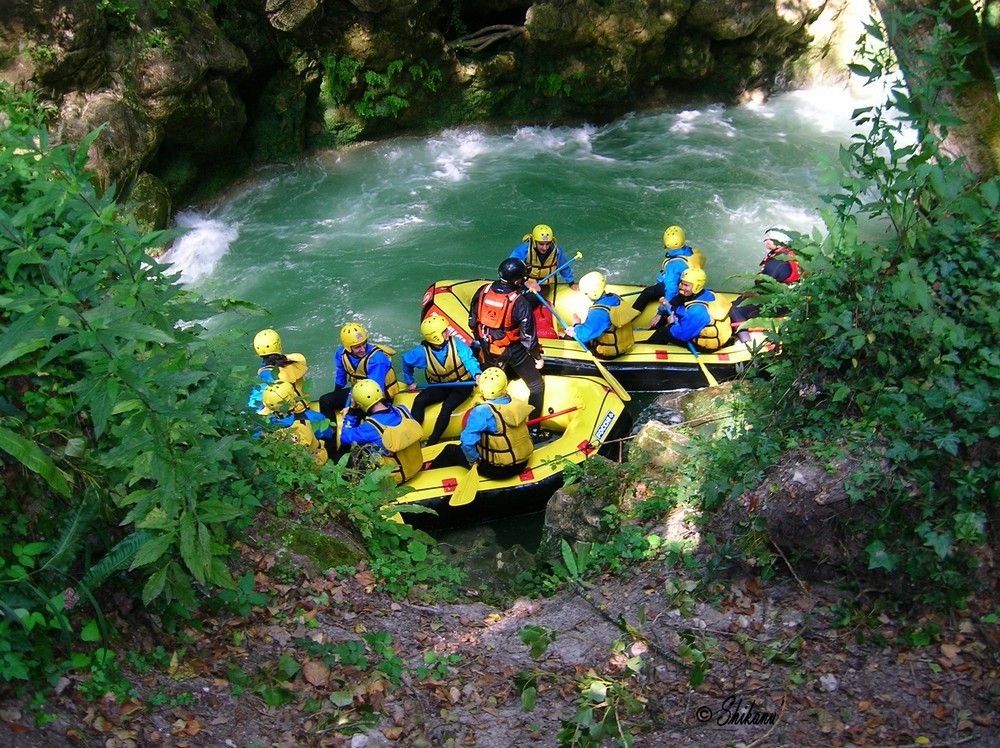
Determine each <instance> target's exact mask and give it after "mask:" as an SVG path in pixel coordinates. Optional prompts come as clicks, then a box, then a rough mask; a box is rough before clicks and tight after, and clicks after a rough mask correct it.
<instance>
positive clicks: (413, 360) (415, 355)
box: [403, 345, 427, 384]
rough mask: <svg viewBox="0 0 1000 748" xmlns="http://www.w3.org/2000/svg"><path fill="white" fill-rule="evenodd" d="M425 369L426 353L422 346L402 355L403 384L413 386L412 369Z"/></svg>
mask: <svg viewBox="0 0 1000 748" xmlns="http://www.w3.org/2000/svg"><path fill="white" fill-rule="evenodd" d="M426 368H427V352H426V351H425V350H424V347H423V346H422V345H418V346H417V347H416V348H411V349H410V350H408V351H407V352H406V353H404V354H403V384H413V383H414V382H415V381H416V379H414V377H413V371H414V369H426Z"/></svg>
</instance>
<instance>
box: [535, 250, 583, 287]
mask: <svg viewBox="0 0 1000 748" xmlns="http://www.w3.org/2000/svg"><path fill="white" fill-rule="evenodd" d="M581 257H583V252H577V253H576V254H575V255H573V256H572V257H571V258H570V259H569V260H567V261H566V262H564V263H563V264H562V265H560V266H559V267H557V268H556V269H555V270H553V271H552V272H551V273H549V274H548V275H546V276H545V277H544V278H542V279H541V280H540V281H538V285H539V286H540V285H542V284H543V283H544V282H545V281H547V280H548V279H549V278H551V277H552V276H553V275H555V274H556V273H558V272H559V271H561V270H565V269H566V268H568V267H569V266H570V265H572V264H573V263H574V262H576V261H577V260H579V259H580V258H581Z"/></svg>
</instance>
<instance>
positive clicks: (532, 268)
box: [521, 234, 559, 286]
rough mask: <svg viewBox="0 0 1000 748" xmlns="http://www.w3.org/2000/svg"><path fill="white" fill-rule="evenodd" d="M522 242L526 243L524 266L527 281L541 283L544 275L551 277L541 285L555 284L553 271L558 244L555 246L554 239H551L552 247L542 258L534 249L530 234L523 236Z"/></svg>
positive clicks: (556, 259)
mask: <svg viewBox="0 0 1000 748" xmlns="http://www.w3.org/2000/svg"><path fill="white" fill-rule="evenodd" d="M521 241H522V242H525V241H526V242H528V256H527V257H526V258H525V260H524V264H525V265H527V266H528V280H533V281H539V282H541V280H542V278H544V277H545V276H546V275H551V277H550V278H548V279H547V280H546V281H545V283H543V284H542V285H545V286H547V285H549V284H550V283H555V282H556V277H555V275H553V272H554V271H555V269H556V267H558V266H557V265H556V262H557V261H558V254H559V252H558V251H557V249H558V246H559V245H558V244H556V238H555V237H554V236H553V237H552V246H551V247H550V248H549V253H548V254H547V255H545V256H544V257H542V254H541V252H539V251H538V249H537V248H536V247H535V239H534V237H533V236H532V235H531V234H525V236H524V238H523V239H522V240H521Z"/></svg>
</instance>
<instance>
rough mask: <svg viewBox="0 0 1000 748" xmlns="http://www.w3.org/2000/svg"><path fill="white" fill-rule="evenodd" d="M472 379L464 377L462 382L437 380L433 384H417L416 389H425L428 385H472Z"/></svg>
mask: <svg viewBox="0 0 1000 748" xmlns="http://www.w3.org/2000/svg"><path fill="white" fill-rule="evenodd" d="M475 385H476V382H475V380H474V379H466V380H465V381H464V382H437V383H435V384H418V385H417V389H418V390H426V389H427V388H428V387H474V386H475Z"/></svg>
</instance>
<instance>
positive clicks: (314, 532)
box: [257, 514, 367, 576]
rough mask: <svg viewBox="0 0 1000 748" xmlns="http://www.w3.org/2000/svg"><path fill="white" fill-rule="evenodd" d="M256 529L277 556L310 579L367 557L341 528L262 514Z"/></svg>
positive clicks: (359, 545)
mask: <svg viewBox="0 0 1000 748" xmlns="http://www.w3.org/2000/svg"><path fill="white" fill-rule="evenodd" d="M257 521H258V525H257V527H258V529H259V530H260V532H261V533H262V534H264V535H265V536H266V537H267V538H269V540H270V541H271V542H272V543H273V544H274V546H275V553H276V555H279V556H280V555H285V556H286V560H287V561H290V562H291V563H292V564H293V565H294V566H296V567H299V568H301V569H302V570H303V571H305V572H306V573H307V574H309V575H310V576H312V575H317V574H323V573H325V572H326V571H327V570H328V569H333V568H336V567H338V566H355V565H357V564H358V563H359V562H360V561H361V560H362V559H364V558H365V557H366V556H367V553H366V551H365V549H364V547H363V546H362V545H361V544H360V542H359V541H357V540H356V539H355V538H353V537H351V535H350V533H349V532H348V531H347V530H344V529H336V528H335V529H330V528H326V529H323V530H319V529H316V528H314V527H307V526H306V525H302V524H300V523H298V522H293V521H291V520H287V519H283V518H281V517H275V516H274V515H267V514H262V515H260V516H259V517H258V519H257Z"/></svg>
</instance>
